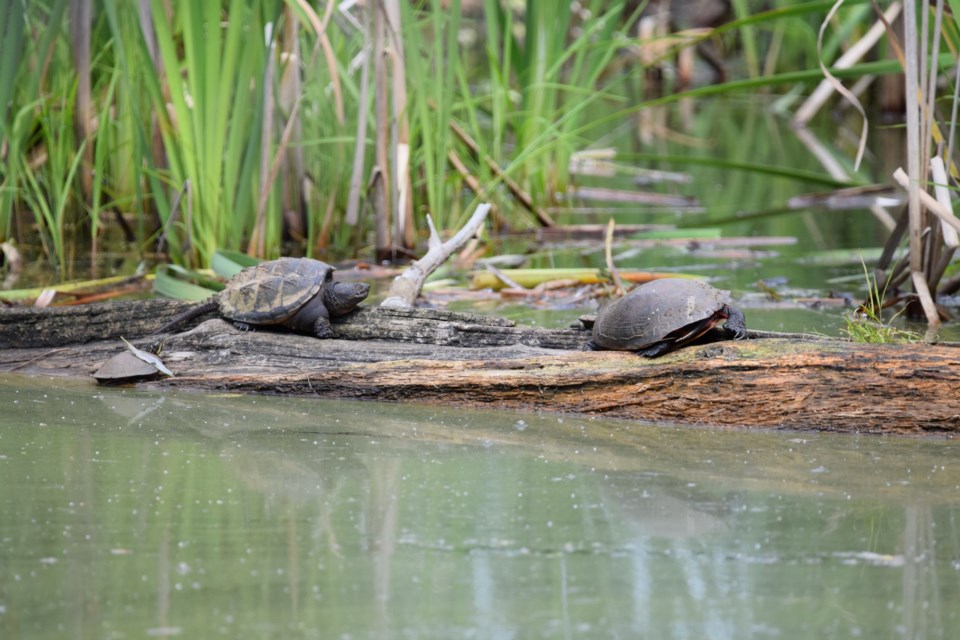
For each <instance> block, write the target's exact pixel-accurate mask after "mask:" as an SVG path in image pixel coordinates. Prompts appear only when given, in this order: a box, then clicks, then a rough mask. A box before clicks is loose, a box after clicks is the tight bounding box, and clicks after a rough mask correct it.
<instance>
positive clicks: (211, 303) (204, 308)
mask: <svg viewBox="0 0 960 640" xmlns="http://www.w3.org/2000/svg"><path fill="white" fill-rule="evenodd" d="M216 308H217V299H216V298H210V299H209V300H207V301H205V302H201V303H200V304H198V305H195V306H193V307H190V308H189V309H187V310H186V311H184V312H183V313H181V314H180V315H178V316H177V317H175V318H174V319H173V320H171V321H170V322H168V323H167V324H165V325H163V326H162V327H160V328H159V329H157V330H156V331H154V332H153V335H157V334H158V333H169V332H170V330H171V329H175V328H176V327H178V326H180V325H181V324H183V323H184V322H188V321H190V320H193V319H194V318H196V317H197V316H202V315H203V314H205V313H210V312H211V311H213V310H215V309H216Z"/></svg>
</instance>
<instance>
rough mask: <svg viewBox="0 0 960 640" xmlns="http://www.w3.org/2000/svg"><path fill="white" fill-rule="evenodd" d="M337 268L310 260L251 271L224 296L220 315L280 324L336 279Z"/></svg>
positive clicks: (282, 261) (238, 278)
mask: <svg viewBox="0 0 960 640" xmlns="http://www.w3.org/2000/svg"><path fill="white" fill-rule="evenodd" d="M333 271H334V268H333V267H331V266H330V265H328V264H327V263H325V262H320V261H319V260H311V259H309V258H280V259H279V260H271V261H270V262H263V263H261V264H258V265H256V266H254V267H248V268H246V269H244V270H243V271H241V272H240V273H238V274H237V275H235V276H234V277H233V278H231V279H230V280H229V281H228V282H227V286H226V288H225V289H224V290H223V291H221V292H220V294H219V298H218V302H219V304H220V312H221V313H222V314H223V315H224V316H225V317H227V318H230V319H231V320H236V321H238V322H246V323H250V324H261V325H262V324H280V323H282V322H284V321H285V320H287V319H288V318H290V317H291V316H292V315H293V314H295V313H296V312H297V311H298V310H299V309H300V308H301V307H302V306H303V305H305V304H306V303H307V302H309V301H310V300H311V299H313V298H314V297H315V296H318V295H322V294H323V286H324V285H325V284H326V283H327V282H329V281H330V280H331V279H332V278H333Z"/></svg>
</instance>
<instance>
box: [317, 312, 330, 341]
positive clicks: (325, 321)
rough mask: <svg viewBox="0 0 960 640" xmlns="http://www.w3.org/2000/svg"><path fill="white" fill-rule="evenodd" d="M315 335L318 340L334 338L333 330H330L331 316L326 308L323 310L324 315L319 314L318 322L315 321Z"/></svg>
mask: <svg viewBox="0 0 960 640" xmlns="http://www.w3.org/2000/svg"><path fill="white" fill-rule="evenodd" d="M313 335H315V336H317V337H318V338H332V337H333V330H332V329H331V328H330V314H329V313H327V309H326V307H324V308H323V313H318V314H317V318H316V320H314V321H313Z"/></svg>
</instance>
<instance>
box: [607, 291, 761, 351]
mask: <svg viewBox="0 0 960 640" xmlns="http://www.w3.org/2000/svg"><path fill="white" fill-rule="evenodd" d="M721 320H726V322H725V323H724V325H723V327H724V329H726V330H727V332H728V333H729V334H731V337H733V338H734V339H735V340H740V339H742V338H745V337H746V335H747V327H746V325H745V324H744V318H743V313H742V312H741V311H740V310H739V309H737V308H736V307H734V306H732V305H731V304H730V292H729V291H721V290H720V289H715V288H714V287H711V286H710V285H708V284H705V283H703V282H700V281H698V280H688V279H686V278H660V279H658V280H653V281H651V282H648V283H646V284H643V285H641V286H639V287H637V288H636V289H634V290H633V291H631V292H630V293H628V294H627V295H625V296H624V297H622V298H620V299H619V300H617V301H615V302H613V303H611V304H609V305H607V306H606V307H604V308H603V309H601V310H600V313H598V314H597V317H596V320H595V321H594V324H593V340H592V341H591V344H590V346H591V348H594V349H613V350H616V351H636V352H637V353H639V354H640V355H642V356H647V357H648V358H654V357H656V356H660V355H663V354H665V353H667V352H668V351H671V350H673V349H678V348H680V347H682V346H684V345H686V344H690V343H691V342H693V341H694V340H696V339H697V338H699V337H700V336H702V335H703V334H705V333H706V332H707V331H709V330H710V329H712V328H713V327H714V326H716V325H717V324H718V323H720V321H721Z"/></svg>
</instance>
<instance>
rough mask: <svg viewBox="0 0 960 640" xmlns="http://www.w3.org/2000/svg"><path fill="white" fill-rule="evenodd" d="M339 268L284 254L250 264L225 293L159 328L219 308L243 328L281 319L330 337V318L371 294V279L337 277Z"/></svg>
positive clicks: (300, 329)
mask: <svg viewBox="0 0 960 640" xmlns="http://www.w3.org/2000/svg"><path fill="white" fill-rule="evenodd" d="M334 270H335V269H334V268H333V267H331V266H330V265H328V264H327V263H325V262H320V261H319V260H311V259H309V258H280V259H279V260H272V261H270V262H262V263H260V264H258V265H256V266H254V267H247V268H246V269H244V270H243V271H241V272H240V273H238V274H237V275H235V276H233V278H231V279H230V280H229V281H228V282H227V285H226V287H225V288H224V290H223V291H221V292H220V293H217V294H216V295H214V296H211V297H210V299H208V300H207V301H206V302H203V303H201V304H199V305H197V306H195V307H193V308H192V309H189V310H188V311H185V312H184V313H182V314H180V315H179V316H177V317H176V318H174V319H173V320H171V321H170V322H168V323H167V324H165V325H164V326H163V327H161V328H160V329H159V330H158V331H157V333H166V332H167V331H169V330H171V329H173V328H174V327H176V326H178V325H179V324H181V323H183V322H186V321H187V320H190V319H192V318H196V317H197V316H199V315H202V314H204V313H208V312H210V311H213V310H214V309H219V311H220V315H221V316H223V317H224V318H226V319H228V320H232V321H233V323H234V324H235V325H236V326H237V327H239V328H241V329H249V328H250V327H251V326H265V325H280V326H284V327H287V328H289V329H292V330H294V331H297V332H301V333H310V334H313V335H315V336H316V337H318V338H329V337H331V336H332V335H333V332H332V331H331V330H330V318H332V317H337V316H342V315H345V314H347V313H349V312H351V311H353V309H354V308H355V307H356V306H357V305H358V304H359V303H360V301H361V300H363V299H364V298H366V297H367V294H368V293H369V292H370V285H368V284H366V283H363V282H334V281H333V272H334Z"/></svg>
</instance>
